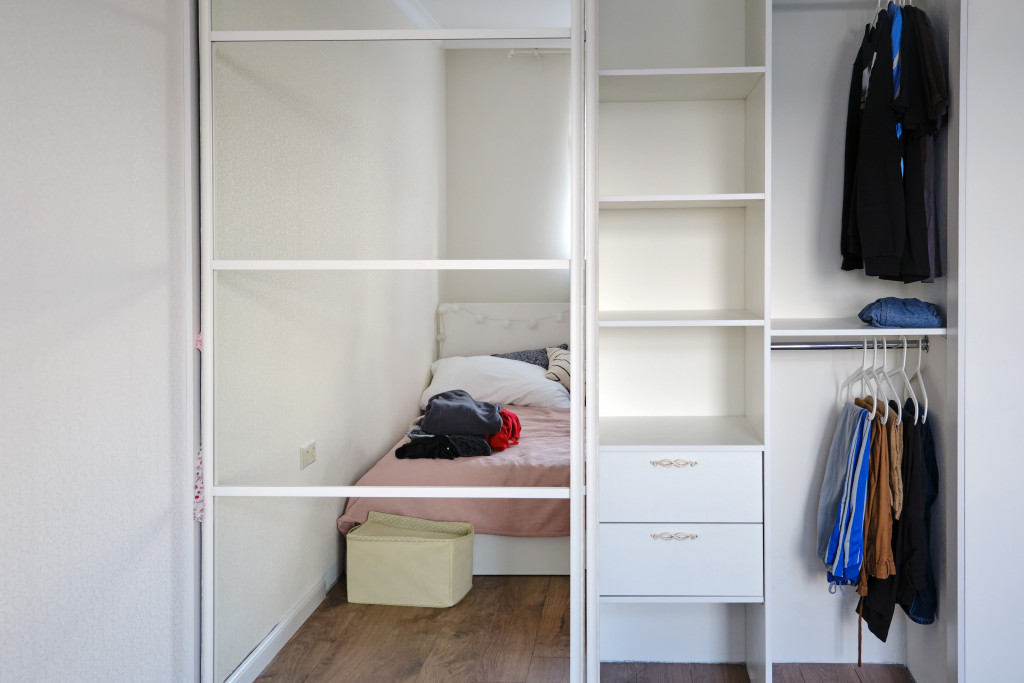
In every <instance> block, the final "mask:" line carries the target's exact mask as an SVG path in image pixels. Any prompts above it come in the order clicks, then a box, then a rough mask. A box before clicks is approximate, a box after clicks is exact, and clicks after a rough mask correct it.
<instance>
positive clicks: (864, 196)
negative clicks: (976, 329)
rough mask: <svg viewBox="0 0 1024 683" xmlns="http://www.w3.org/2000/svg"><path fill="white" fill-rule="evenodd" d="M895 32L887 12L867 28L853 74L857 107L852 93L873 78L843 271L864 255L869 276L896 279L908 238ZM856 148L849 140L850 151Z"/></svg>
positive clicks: (862, 121) (862, 120) (864, 104)
mask: <svg viewBox="0 0 1024 683" xmlns="http://www.w3.org/2000/svg"><path fill="white" fill-rule="evenodd" d="M891 33H892V26H891V24H890V22H889V14H888V12H887V11H886V10H882V11H881V12H879V13H878V18H877V20H876V25H875V28H873V29H872V28H870V27H869V28H868V29H867V30H866V32H865V41H864V43H863V44H862V46H861V55H860V61H861V67H862V68H861V73H860V74H857V73H854V74H853V80H854V81H855V83H853V84H851V90H850V92H851V102H850V107H851V108H852V107H853V104H854V103H853V101H852V96H853V95H854V93H855V92H856V91H858V90H859V89H858V87H857V85H856V84H857V83H860V82H863V78H864V76H867V84H868V86H867V91H866V94H865V95H864V97H863V100H862V103H861V106H860V109H859V114H860V126H859V135H858V139H857V145H856V150H857V151H856V154H857V157H856V162H855V170H854V172H853V176H854V178H853V188H852V189H851V188H849V187H848V188H845V189H844V196H846V195H847V194H849V195H850V202H849V215H848V216H844V220H847V219H848V221H849V222H848V223H846V224H845V225H844V226H843V230H844V231H846V232H848V234H847V239H846V240H845V245H846V248H847V249H848V250H849V252H848V253H844V254H843V256H844V258H843V269H844V270H853V269H854V268H857V267H858V266H857V258H856V257H857V256H859V257H861V259H862V260H863V265H864V270H865V272H866V273H867V274H868V275H880V276H890V277H892V276H899V274H900V261H901V258H902V256H903V246H904V242H905V239H906V207H905V203H904V196H903V176H902V173H901V171H900V145H899V141H898V140H897V139H896V123H897V117H896V111H895V109H893V106H892V103H893V81H892V40H891ZM865 48H867V49H866V50H865ZM858 101H860V100H858ZM848 123H849V122H848ZM848 128H849V125H848ZM851 147H852V145H851V144H850V141H848V142H847V149H848V150H849V149H851ZM844 204H845V202H844ZM858 239H859V245H858V244H857V240H858ZM848 256H850V257H851V258H847V257H848Z"/></svg>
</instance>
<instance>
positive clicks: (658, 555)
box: [599, 524, 764, 597]
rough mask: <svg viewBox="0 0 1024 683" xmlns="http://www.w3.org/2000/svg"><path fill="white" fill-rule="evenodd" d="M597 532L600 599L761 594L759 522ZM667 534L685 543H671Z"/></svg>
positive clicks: (609, 526) (629, 527)
mask: <svg viewBox="0 0 1024 683" xmlns="http://www.w3.org/2000/svg"><path fill="white" fill-rule="evenodd" d="M599 529H600V531H599V534H600V558H601V560H600V591H601V595H632V596H643V595H665V596H701V597H704V596H706V597H715V596H720V597H728V596H734V597H738V596H747V597H760V596H762V595H763V594H764V588H763V583H764V579H763V577H764V572H763V560H762V557H763V550H764V537H763V535H762V525H760V524H601V525H600V526H599ZM671 534H676V535H678V538H685V539H686V540H676V539H674V538H673V539H670V538H669V535H671ZM691 534H692V535H693V536H694V537H693V538H688V535H691Z"/></svg>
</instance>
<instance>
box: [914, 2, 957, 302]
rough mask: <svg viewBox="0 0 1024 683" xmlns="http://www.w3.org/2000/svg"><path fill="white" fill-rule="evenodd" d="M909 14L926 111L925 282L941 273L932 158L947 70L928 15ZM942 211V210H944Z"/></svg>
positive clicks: (944, 98)
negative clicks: (917, 51) (928, 273)
mask: <svg viewBox="0 0 1024 683" xmlns="http://www.w3.org/2000/svg"><path fill="white" fill-rule="evenodd" d="M908 8H909V9H910V10H911V12H910V15H911V17H912V18H913V20H914V21H915V27H916V30H917V35H918V41H917V45H918V49H919V50H920V52H921V54H920V60H921V64H922V77H923V80H924V86H925V87H924V109H925V112H926V119H925V127H924V132H925V133H926V134H927V136H928V137H927V140H926V142H925V146H926V150H925V159H926V162H925V176H924V197H925V198H924V204H925V212H926V215H927V225H928V261H929V270H930V275H929V277H928V278H927V279H926V280H925V282H932V281H933V280H934V279H935V278H937V277H941V276H942V262H941V258H940V255H939V247H940V239H939V226H938V214H939V212H938V205H937V204H936V200H937V199H938V198H939V197H942V196H943V191H942V188H938V187H936V182H938V181H940V180H941V175H940V174H939V173H937V171H936V167H937V166H938V160H937V159H936V158H935V136H936V135H937V134H938V132H939V130H940V129H941V128H942V125H943V122H944V120H945V118H946V114H947V112H948V110H949V87H948V85H947V83H946V72H945V69H944V68H943V65H942V61H941V60H940V59H939V46H938V41H937V40H936V37H935V32H934V31H933V30H932V24H931V21H929V20H928V15H927V14H925V13H924V12H922V11H921V10H919V9H918V8H916V7H908ZM943 213H944V212H943Z"/></svg>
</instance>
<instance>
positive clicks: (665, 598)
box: [600, 595, 764, 604]
mask: <svg viewBox="0 0 1024 683" xmlns="http://www.w3.org/2000/svg"><path fill="white" fill-rule="evenodd" d="M600 599H601V602H608V603H654V604H665V603H675V604H698V603H705V604H707V603H711V604H721V603H729V602H746V603H758V602H764V598H763V597H761V596H759V595H602V596H600Z"/></svg>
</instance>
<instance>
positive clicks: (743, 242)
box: [588, 0, 772, 681]
mask: <svg viewBox="0 0 1024 683" xmlns="http://www.w3.org/2000/svg"><path fill="white" fill-rule="evenodd" d="M770 15H771V10H770V3H768V2H765V1H763V0H727V1H726V2H719V3H713V4H712V5H709V4H703V3H702V4H696V3H677V2H668V1H667V0H645V1H644V2H642V3H640V5H639V6H637V4H636V3H634V2H625V1H624V0H605V1H603V2H598V4H597V22H596V24H597V31H596V32H597V36H598V39H597V41H596V43H597V51H598V59H597V61H598V62H599V64H600V69H599V71H598V73H597V74H596V80H597V84H598V94H597V98H596V100H597V102H596V107H597V112H596V118H597V120H598V130H599V132H598V139H597V142H596V148H597V149H596V151H597V156H598V164H599V166H598V169H597V173H596V175H597V178H596V185H597V186H598V188H599V189H598V191H597V192H596V195H597V196H595V197H593V200H594V201H595V203H596V204H597V212H596V213H597V220H596V226H591V229H592V230H595V231H596V249H595V251H597V252H598V257H597V261H598V263H597V265H598V272H597V281H598V284H597V287H596V292H594V291H593V290H592V291H591V293H590V295H589V296H588V300H589V301H590V302H593V301H594V299H595V297H594V294H595V293H596V294H597V296H596V302H597V308H598V313H597V315H596V316H595V317H596V321H595V322H594V323H593V329H591V330H589V332H590V333H591V334H596V335H597V337H598V343H597V349H596V351H597V353H596V355H597V364H598V372H597V380H598V383H599V390H598V407H597V412H598V413H599V416H598V417H597V419H596V424H594V420H592V421H591V422H590V424H589V429H590V430H594V429H595V428H596V430H597V432H598V434H597V445H596V450H597V464H598V468H597V469H598V477H597V478H598V482H597V483H598V486H597V487H595V488H596V489H597V491H598V495H599V505H598V507H597V514H596V518H597V520H598V521H597V527H598V529H597V533H596V537H597V539H598V544H599V548H598V569H597V574H598V580H597V584H598V591H599V598H598V603H599V605H600V610H599V615H593V614H588V619H591V620H592V619H594V618H595V616H599V618H600V625H599V629H598V630H599V631H600V642H601V647H600V651H601V652H600V658H601V659H602V660H608V661H624V660H637V661H644V660H646V659H651V660H657V661H735V658H734V657H733V656H732V655H728V654H719V652H725V651H728V650H729V649H730V648H733V649H735V647H736V644H735V641H732V642H729V639H728V637H726V638H725V640H724V641H722V642H717V643H716V642H713V641H714V638H713V637H712V638H710V639H702V640H701V643H702V644H703V645H706V646H707V647H706V648H704V649H701V647H702V645H698V644H696V643H695V644H693V645H687V646H681V645H680V644H679V642H678V639H673V638H672V637H671V636H670V635H668V634H672V633H680V632H685V631H687V630H690V629H693V630H698V631H700V632H710V633H713V632H716V631H718V632H721V633H726V632H736V630H737V629H742V630H743V631H745V632H746V634H747V635H746V644H745V646H744V648H745V649H744V653H743V655H742V658H744V659H745V660H746V662H747V668H748V671H749V673H750V676H751V679H752V680H760V681H763V680H770V677H771V665H770V662H769V657H768V652H769V648H768V635H767V634H768V623H767V619H766V610H765V602H766V589H765V585H766V581H765V579H766V576H767V567H766V563H765V553H764V548H765V547H766V546H767V540H766V533H765V529H766V528H767V526H766V521H767V520H766V519H765V516H766V510H767V505H766V503H765V500H766V493H765V490H764V486H765V483H764V482H765V481H767V480H768V476H767V461H766V448H767V443H768V440H767V438H768V434H767V419H766V415H767V397H768V360H767V359H768V353H769V343H770V338H771V334H772V333H771V320H770V316H769V313H768V305H767V301H768V294H769V292H768V283H767V271H768V265H767V264H768V257H769V254H768V246H767V245H768V236H769V232H770V230H769V225H768V224H769V220H768V216H769V215H770V212H769V205H770V178H769V174H768V168H769V164H768V153H767V148H768V140H769V136H768V135H767V130H768V127H769V117H768V111H769V108H768V105H769V102H768V100H769V99H770V97H769V93H770V88H769V85H770V60H769V59H768V55H767V54H766V51H765V46H766V45H768V44H770V40H769V34H770ZM593 28H594V25H593V24H591V25H590V29H591V30H593ZM680 32H682V33H683V34H685V35H682V34H680ZM588 46H591V43H590V42H589V41H588ZM594 104H595V103H594V102H593V100H592V101H591V106H594ZM588 381H592V380H588ZM590 491H591V489H590V488H588V492H590ZM589 538H591V539H593V538H594V535H591V536H589ZM737 605H738V606H739V609H740V612H737ZM744 605H745V606H744ZM655 606H660V607H657V608H656V609H655ZM740 614H742V619H743V623H742V624H740V623H738V621H737V619H738V617H739V615H740ZM592 633H593V632H592ZM591 654H593V653H591ZM594 664H595V662H593V660H592V662H591V667H590V669H588V671H592V669H593V668H596V667H595V666H594ZM590 680H595V681H596V680H598V679H597V677H596V676H592V677H591V678H590Z"/></svg>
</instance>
